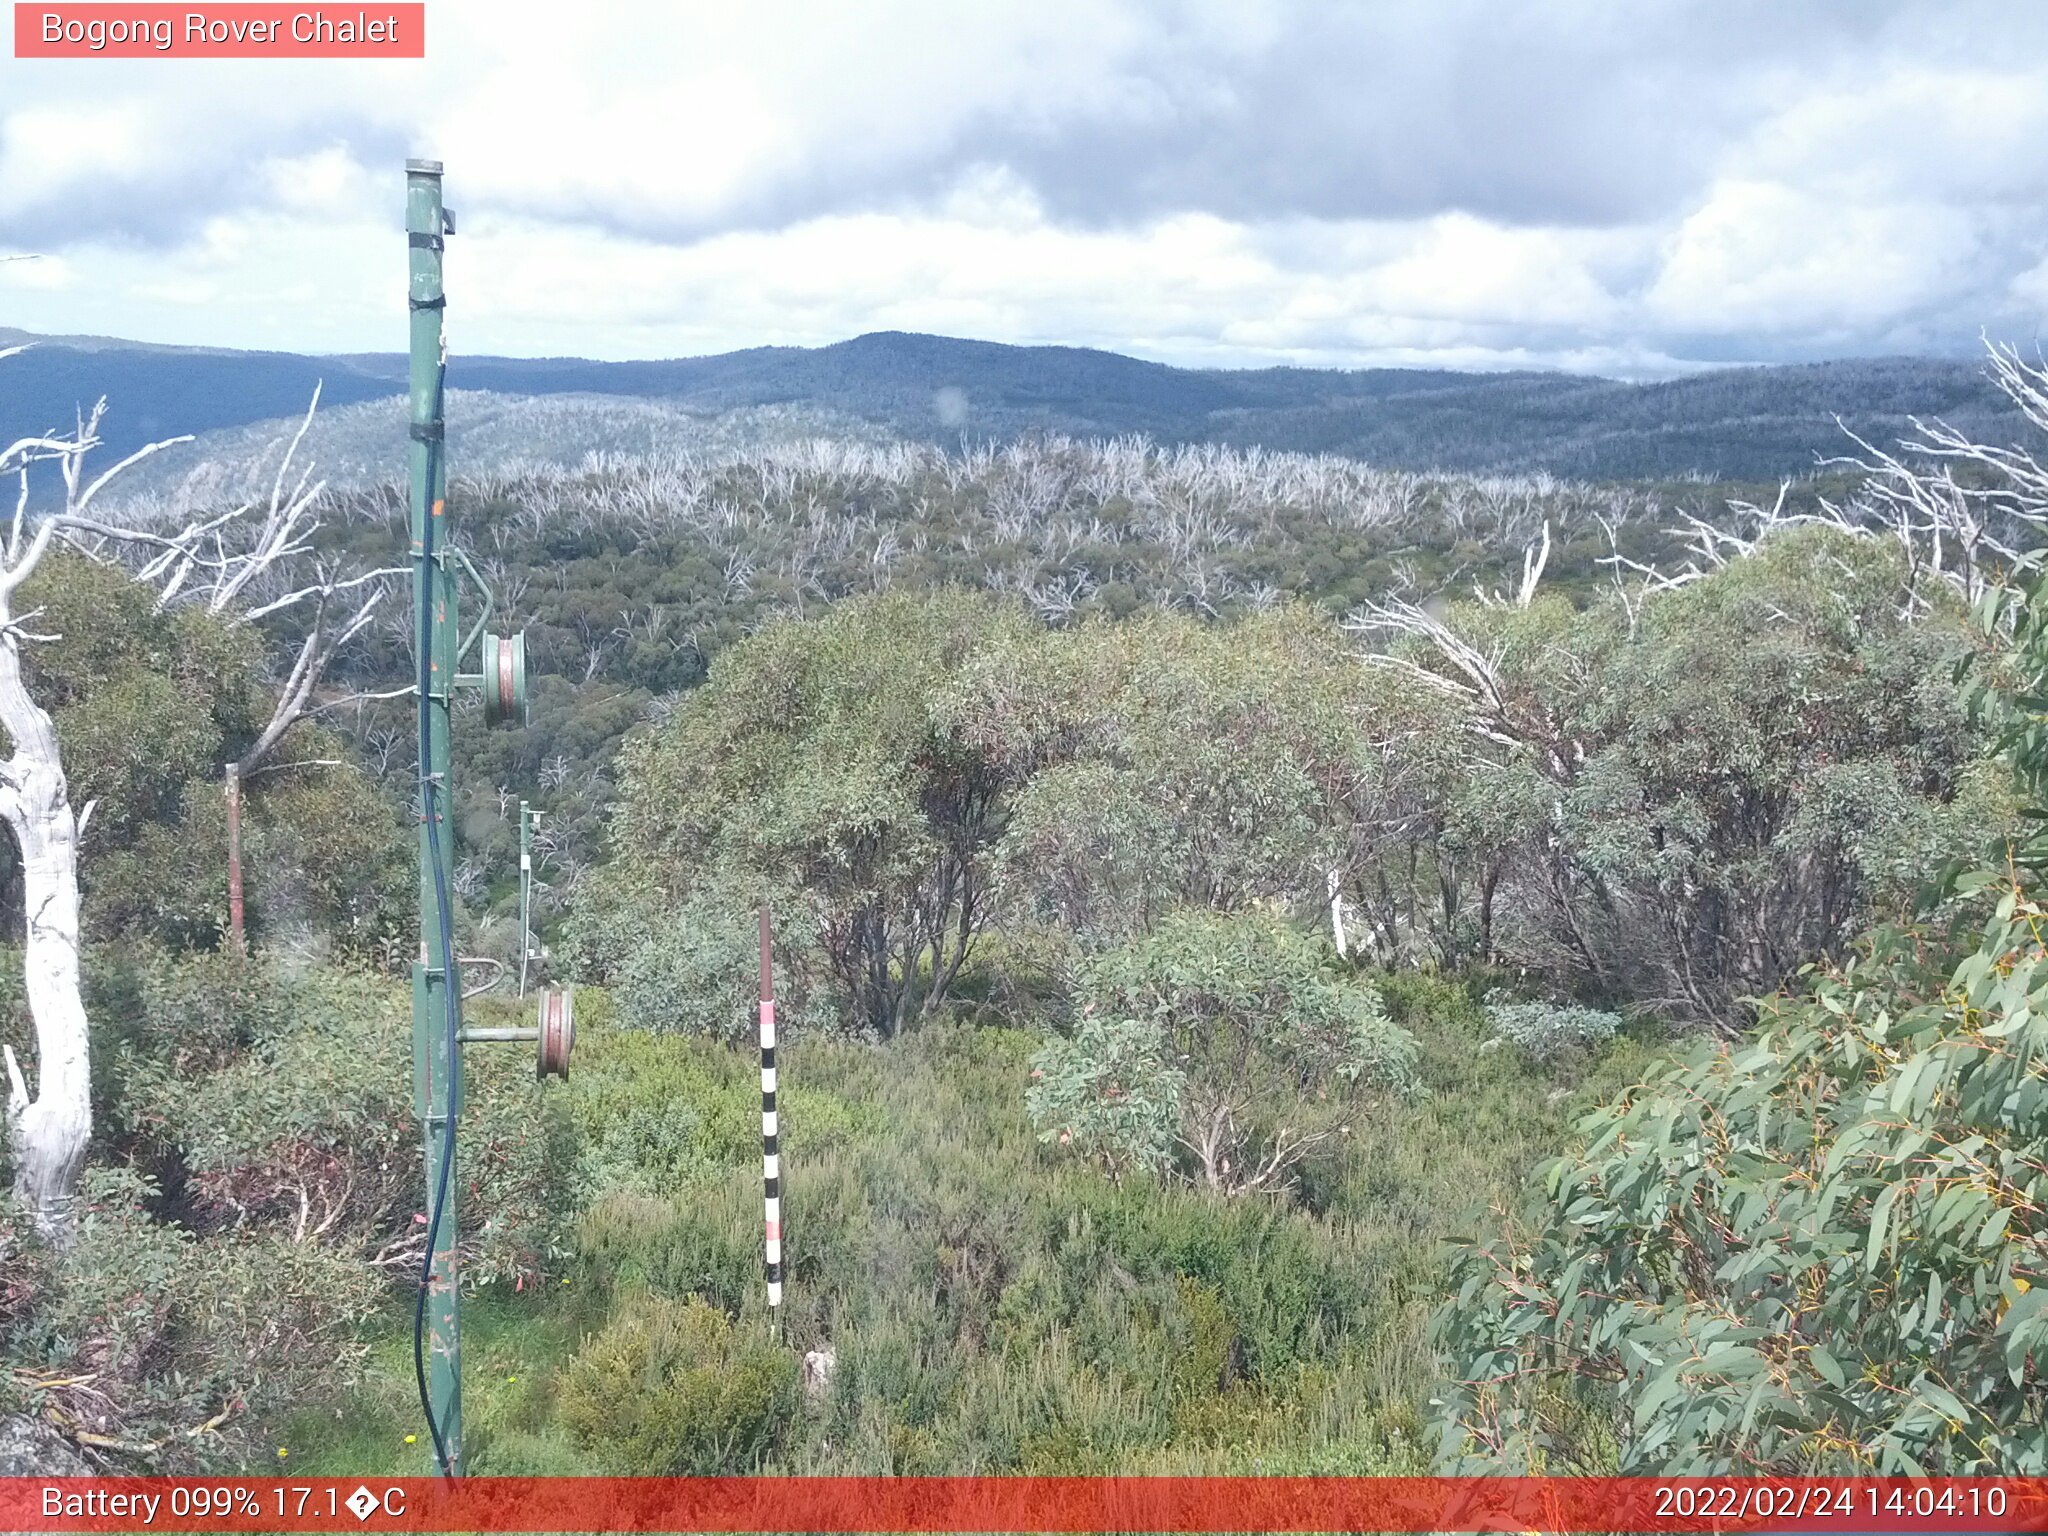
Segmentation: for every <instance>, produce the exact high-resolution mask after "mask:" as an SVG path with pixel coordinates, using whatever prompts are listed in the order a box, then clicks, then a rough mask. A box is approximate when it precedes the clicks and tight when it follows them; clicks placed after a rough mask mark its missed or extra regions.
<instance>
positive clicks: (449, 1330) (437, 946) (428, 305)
mask: <svg viewBox="0 0 2048 1536" xmlns="http://www.w3.org/2000/svg"><path fill="white" fill-rule="evenodd" d="M445 227H446V218H445V212H444V209H443V207H442V202H441V165H440V162H438V161H433V160H409V161H407V162H406V167H405V228H406V240H407V246H408V255H409V258H410V262H409V265H410V275H411V286H410V304H409V308H410V311H411V321H412V336H411V371H410V386H411V402H412V430H411V443H410V445H409V449H410V470H411V475H410V478H411V505H410V513H411V517H410V523H411V532H412V553H413V614H414V624H415V627H414V643H415V645H416V646H417V647H418V648H419V652H418V654H419V658H420V659H421V660H422V661H423V663H424V664H423V665H422V666H421V667H420V674H421V676H422V678H423V679H424V680H425V683H426V686H425V687H424V688H423V689H422V690H421V695H420V699H419V707H420V712H421V723H420V743H421V748H422V752H423V757H424V762H423V765H422V770H421V775H420V799H421V804H420V807H419V818H420V849H419V851H420V957H419V962H418V964H417V965H416V966H415V967H414V970H413V1067H414V1078H413V1082H414V1097H415V1107H416V1108H417V1110H418V1113H419V1115H420V1120H421V1127H422V1130H423V1132H424V1138H425V1142H426V1174H427V1209H428V1211H429V1212H430V1213H431V1212H432V1211H433V1209H434V1207H435V1206H436V1204H437V1203H438V1204H439V1206H440V1207H441V1209H440V1221H439V1222H438V1223H434V1224H433V1231H432V1232H431V1234H430V1235H431V1237H432V1251H431V1257H430V1258H429V1260H428V1263H427V1266H426V1279H427V1286H426V1291H427V1295H426V1322H427V1333H428V1340H429V1344H428V1349H427V1360H426V1383H425V1390H426V1397H427V1406H428V1411H429V1412H430V1414H431V1415H432V1417H433V1427H434V1428H436V1429H437V1430H438V1440H439V1450H440V1452H441V1454H442V1456H443V1458H444V1470H445V1471H446V1472H447V1473H448V1474H449V1475H450V1476H457V1475H459V1474H460V1472H461V1469H462V1365H461V1345H460V1333H459V1330H458V1326H457V1320H456V1274H455V1207H456V1200H455V1188H456V1181H455V1170H454V1168H453V1166H452V1164H453V1159H454V1145H453V1134H452V1127H453V1122H454V1118H455V1116H456V1114H457V1113H458V1112H459V1110H460V1108H461V1102H462V1055H461V1047H460V1044H459V1041H454V1040H451V1039H450V1037H449V1036H450V1032H449V1030H448V1027H447V1021H448V1010H449V1008H450V1007H451V1006H456V1007H459V998H460V988H459V986H458V985H457V984H456V978H454V977H451V976H450V975H449V974H448V971H449V966H448V959H449V955H450V945H451V940H452V936H451V935H450V934H449V933H448V932H447V929H446V926H445V924H444V919H443V913H442V905H443V903H444V901H446V900H447V893H448V892H449V891H450V890H452V889H453V884H454V873H455V835H454V834H455V829H454V826H453V824H452V822H451V820H450V819H449V816H448V811H449V808H450V805H451V800H452V785H451V784H450V782H449V752H448V724H449V704H450V696H451V694H452V693H453V690H454V685H455V661H456V654H455V653H456V645H457V639H458V635H459V631H458V630H457V628H456V611H455V572H454V569H453V566H452V565H451V563H450V559H449V543H448V537H447V532H448V525H447V521H446V511H447V495H448V465H447V458H446V455H445V454H444V452H443V451H442V450H443V447H444V443H445V438H446V430H447V429H446V425H445V423H444V421H443V418H442V404H443V401H442V395H443V388H442V386H443V367H442V365H443V362H444V359H445V350H444V339H443V330H442V315H443V311H444V305H445V299H446V295H445V290H444V288H443V286H442V262H441V257H442V237H443V232H444V229H445ZM451 988H453V989H454V995H453V997H451ZM444 1164H446V1165H448V1166H444ZM437 1192H441V1193H442V1198H441V1199H440V1200H439V1201H438V1202H437V1199H436V1196H437Z"/></svg>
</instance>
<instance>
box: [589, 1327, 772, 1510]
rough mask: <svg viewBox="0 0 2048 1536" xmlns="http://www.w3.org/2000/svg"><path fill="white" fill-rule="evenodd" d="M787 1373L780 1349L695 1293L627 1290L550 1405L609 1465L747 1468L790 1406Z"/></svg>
mask: <svg viewBox="0 0 2048 1536" xmlns="http://www.w3.org/2000/svg"><path fill="white" fill-rule="evenodd" d="M797 1376H798V1370H797V1364H796V1360H795V1359H794V1357H793V1356H792V1355H791V1354H790V1353H789V1352H788V1351H787V1350H785V1349H782V1348H779V1347H778V1346H776V1345H774V1344H771V1343H769V1342H768V1341H766V1340H765V1339H754V1340H750V1339H746V1338H744V1337H742V1336H741V1334H740V1333H739V1332H738V1331H737V1330H736V1329H735V1328H734V1326H733V1324H732V1322H731V1320H730V1319H729V1318H727V1317H726V1315H725V1314H724V1313H723V1312H720V1311H718V1310H717V1309H715V1308H713V1307H710V1306H707V1305H706V1304H705V1303H704V1302H702V1301H700V1300H697V1299H695V1298H692V1299H691V1300H689V1301H685V1302H672V1301H668V1300H665V1299H663V1298H660V1297H652V1296H648V1297H636V1298H633V1300H632V1302H631V1304H630V1305H629V1306H627V1307H626V1308H624V1309H623V1310H622V1311H621V1313H620V1315H619V1316H618V1318H617V1319H616V1320H615V1321H613V1322H612V1323H610V1324H609V1325H608V1326H606V1327H605V1328H604V1329H603V1330H602V1331H601V1332H599V1333H598V1334H597V1335H596V1336H595V1337H593V1338H591V1339H590V1340H588V1341H587V1342H586V1343H585V1344H584V1346H583V1347H582V1348H581V1349H580V1350H578V1351H577V1353H576V1356H575V1358H574V1359H573V1360H572V1361H571V1362H570V1364H569V1368H568V1370H567V1372H566V1373H565V1375H564V1377H563V1380H562V1385H561V1393H560V1398H559V1410H558V1411H559V1413H560V1417H561V1422H562V1425H563V1427H564V1428H565V1429H567V1430H568V1432H569V1434H570V1436H571V1437H572V1438H573V1439H574V1440H575V1441H576V1443H577V1444H578V1445H580V1446H581V1447H582V1448H583V1449H584V1450H585V1451H587V1452H588V1453H589V1454H590V1455H591V1456H593V1457H594V1458H596V1459H597V1460H599V1461H600V1462H602V1463H603V1464H604V1465H606V1466H607V1467H609V1468H610V1469H611V1470H612V1471H614V1472H617V1473H621V1474H625V1475H635V1476H663V1475H676V1476H697V1477H704V1476H711V1475H715V1474H718V1473H732V1472H745V1471H752V1470H755V1469H756V1468H758V1466H759V1465H760V1462H761V1459H762V1458H763V1457H764V1456H765V1455H766V1454H767V1453H768V1452H769V1450H770V1449H771V1448H772V1447H773V1446H774V1444H775V1443H776V1441H777V1439H778V1438H779V1437H780V1436H781V1434H782V1433H783V1431H784V1430H785V1429H786V1428H787V1425H788V1422H789V1419H790V1417H791V1415H792V1414H793V1413H794V1412H795V1410H796V1405H797Z"/></svg>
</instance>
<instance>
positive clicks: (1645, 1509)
mask: <svg viewBox="0 0 2048 1536" xmlns="http://www.w3.org/2000/svg"><path fill="white" fill-rule="evenodd" d="M0 1529H4V1530H8V1531H53V1532H54V1531H252V1532H253V1531H380V1532H381V1531H389V1532H402V1531H422V1532H440V1531H592V1530H630V1531H735V1532H741V1531H746V1532H771V1531H832V1532H837V1531H845V1532H882V1531H906V1532H921V1531H931V1532H975V1531H980V1532H999V1531H1061V1532H1067V1531H1075V1532H1078V1531H1104V1532H1138V1531H1544V1532H1550V1531H1558V1532H1563V1531H1648V1532H1657V1531H1672V1532H1689V1531H1834V1532H1841V1533H1848V1532H1889V1531H1958V1532H1960V1531H1983V1532H1994V1531H1996V1532H2002V1531H2048V1478H1876V1477H1873V1478H1757V1477H1725V1478H1684V1477H1672V1478H1638V1477H1627V1478H1517V1477H1501V1478H1398V1477H1396V1478H1347V1477H875V1478H868V1477H714V1478H595V1477H591V1478H585V1477H562V1478H525V1477H506V1478H493V1477H477V1478H463V1479H460V1480H454V1481H443V1480H437V1479H431V1478H364V1479H355V1478H298V1479H283V1478H274V1477H242V1478H143V1477H137V1478H119V1477H109V1478H33V1477H27V1478H10V1479H0Z"/></svg>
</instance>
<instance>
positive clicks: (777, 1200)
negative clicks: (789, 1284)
mask: <svg viewBox="0 0 2048 1536" xmlns="http://www.w3.org/2000/svg"><path fill="white" fill-rule="evenodd" d="M780 1131H781V1127H780V1126H779V1125H777V1123H776V1119H775V970H774V967H773V965H772V964H771V963H770V960H769V942H768V904H767V903H766V902H765V901H764V902H763V903H761V1189H762V1198H763V1201H764V1210H765V1213H766V1229H765V1231H766V1246H765V1248H764V1251H763V1257H764V1258H765V1259H766V1260H767V1263H768V1327H769V1329H770V1331H772V1332H774V1333H775V1334H777V1335H778V1336H780V1334H781V1331H782V1153H781V1146H780Z"/></svg>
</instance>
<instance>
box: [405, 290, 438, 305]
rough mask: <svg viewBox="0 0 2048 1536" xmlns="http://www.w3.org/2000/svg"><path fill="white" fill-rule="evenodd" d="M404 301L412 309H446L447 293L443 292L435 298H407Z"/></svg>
mask: <svg viewBox="0 0 2048 1536" xmlns="http://www.w3.org/2000/svg"><path fill="white" fill-rule="evenodd" d="M405 302H406V304H407V305H408V306H410V307H411V308H413V309H446V308H447V307H448V295H447V294H445V293H444V294H442V295H441V296H440V297H439V298H435V299H414V298H408V299H407V300H406V301H405Z"/></svg>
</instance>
